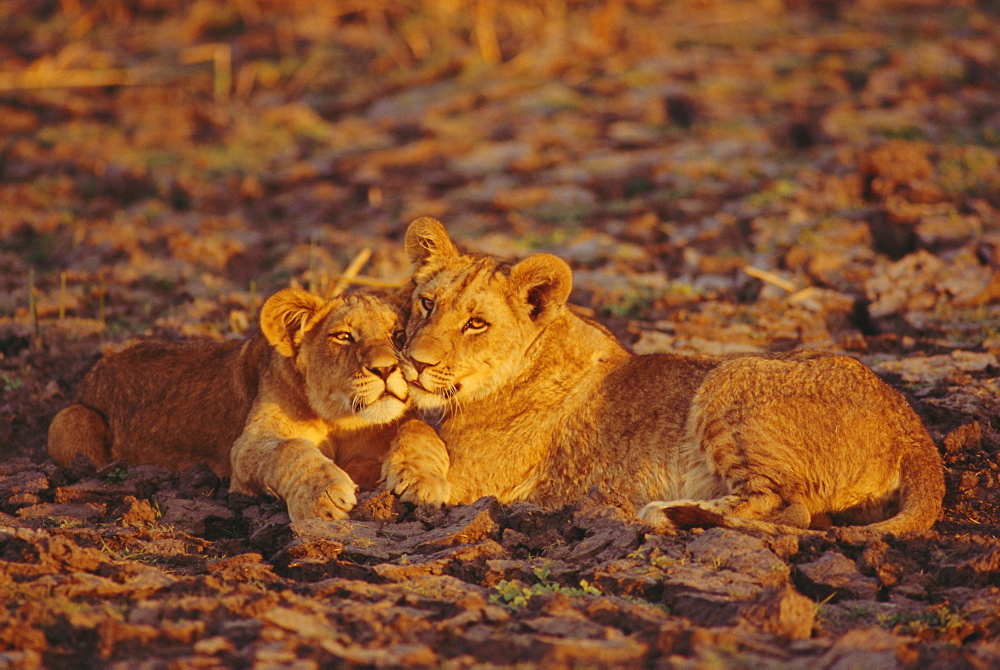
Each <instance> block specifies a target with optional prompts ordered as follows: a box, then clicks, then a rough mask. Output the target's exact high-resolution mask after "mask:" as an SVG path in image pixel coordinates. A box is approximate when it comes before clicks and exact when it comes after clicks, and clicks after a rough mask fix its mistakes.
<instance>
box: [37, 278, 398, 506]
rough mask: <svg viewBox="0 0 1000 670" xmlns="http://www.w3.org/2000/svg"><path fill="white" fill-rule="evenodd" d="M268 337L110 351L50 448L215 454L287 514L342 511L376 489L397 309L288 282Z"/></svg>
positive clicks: (385, 441) (105, 458) (145, 457)
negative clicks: (359, 487) (328, 296)
mask: <svg viewBox="0 0 1000 670" xmlns="http://www.w3.org/2000/svg"><path fill="white" fill-rule="evenodd" d="M260 325H261V331H262V332H261V333H258V334H257V335H254V336H253V337H251V338H249V339H247V340H244V341H231V342H205V341H197V342H187V343H169V342H160V341H156V342H142V343H139V344H135V345H133V346H130V347H128V348H126V349H124V350H122V351H119V352H117V353H114V354H109V355H106V356H105V357H104V358H102V359H101V360H100V361H98V363H97V365H95V366H94V368H93V369H92V370H91V371H90V372H89V373H88V374H87V376H86V377H85V378H84V380H83V382H82V383H81V385H80V388H79V390H78V392H77V397H76V402H75V403H74V404H72V405H70V406H69V407H67V408H65V409H64V410H62V411H61V412H59V413H58V414H57V415H56V417H55V419H54V420H53V421H52V425H51V426H50V428H49V437H48V451H49V456H51V457H52V460H54V461H55V462H56V463H58V464H59V465H62V466H66V465H68V464H69V463H71V462H72V461H73V459H74V458H75V457H76V456H77V455H78V454H83V455H84V456H86V457H88V458H89V459H90V460H91V461H92V462H93V463H94V464H95V465H96V466H98V467H101V466H104V465H106V464H108V463H111V462H113V461H116V460H119V459H121V460H123V461H125V462H127V463H133V464H134V463H150V464H155V465H161V466H165V467H168V468H172V469H175V470H180V469H183V468H186V467H188V466H190V465H193V464H194V463H197V462H202V461H203V462H207V463H208V464H209V466H210V467H211V468H212V470H214V471H215V472H216V473H217V474H218V475H220V476H229V475H230V474H231V475H232V482H231V487H230V488H231V490H232V491H235V492H239V493H246V494H249V495H260V494H263V493H270V494H271V495H274V496H276V497H278V498H280V499H282V500H284V501H285V502H286V503H287V504H288V514H289V516H290V517H291V518H292V520H298V519H302V518H307V517H320V518H342V517H344V516H345V515H346V514H347V512H348V511H349V510H350V509H351V508H352V507H353V506H354V504H355V502H356V499H355V494H354V491H355V483H356V482H357V483H360V484H363V485H366V486H373V485H374V484H375V483H376V481H377V479H378V477H379V475H380V472H381V462H382V459H383V458H384V456H385V453H386V452H387V451H388V449H389V444H390V441H391V439H392V436H393V435H394V434H395V431H396V429H397V427H398V422H397V419H399V418H400V417H401V416H402V415H403V413H404V411H405V410H406V407H407V386H406V381H405V380H404V379H403V376H402V374H401V372H400V370H399V367H398V360H397V356H396V348H395V343H394V337H397V336H399V335H401V334H402V330H401V329H402V322H401V318H400V315H399V313H398V312H397V311H396V309H395V308H394V307H393V306H392V304H391V303H390V302H389V301H388V300H387V299H385V298H383V297H382V296H379V295H377V294H371V293H369V294H364V293H359V294H354V295H350V296H347V297H343V298H335V299H333V300H331V301H328V302H325V301H323V300H322V299H320V298H318V297H316V296H313V295H312V294H309V293H307V292H305V291H298V290H292V289H286V290H283V291H280V292H278V293H276V294H275V295H273V296H272V297H271V298H270V299H268V300H267V302H266V303H265V304H264V306H263V308H262V310H261V316H260Z"/></svg>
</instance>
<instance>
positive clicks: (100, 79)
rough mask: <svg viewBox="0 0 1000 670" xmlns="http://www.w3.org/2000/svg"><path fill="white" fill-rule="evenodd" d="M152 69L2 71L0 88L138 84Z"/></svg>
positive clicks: (11, 89) (144, 81) (150, 76)
mask: <svg viewBox="0 0 1000 670" xmlns="http://www.w3.org/2000/svg"><path fill="white" fill-rule="evenodd" d="M152 75H153V71H151V70H147V69H140V68H130V69H125V68H108V69H103V70H49V69H35V70H25V71H22V72H0V91H18V90H25V89H32V88H89V87H94V86H136V85H138V84H144V83H147V82H149V81H150V80H151V79H153V78H154V77H153V76H152Z"/></svg>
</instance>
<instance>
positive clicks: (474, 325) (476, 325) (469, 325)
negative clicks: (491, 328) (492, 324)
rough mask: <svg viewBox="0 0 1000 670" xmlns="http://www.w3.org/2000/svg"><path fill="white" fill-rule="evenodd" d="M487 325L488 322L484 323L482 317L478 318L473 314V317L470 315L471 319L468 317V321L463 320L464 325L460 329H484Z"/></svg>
mask: <svg viewBox="0 0 1000 670" xmlns="http://www.w3.org/2000/svg"><path fill="white" fill-rule="evenodd" d="M488 325H489V324H488V323H486V322H485V321H483V320H482V319H480V318H479V317H478V316H474V317H472V318H471V319H469V320H468V321H466V322H465V327H464V328H462V330H463V331H468V330H472V331H481V330H486V327H487V326H488Z"/></svg>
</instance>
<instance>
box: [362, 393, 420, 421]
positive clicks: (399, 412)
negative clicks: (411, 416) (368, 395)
mask: <svg viewBox="0 0 1000 670" xmlns="http://www.w3.org/2000/svg"><path fill="white" fill-rule="evenodd" d="M406 408H407V403H406V402H405V401H403V400H400V399H399V398H397V397H396V396H394V395H392V394H391V393H385V394H383V395H382V397H380V398H379V399H378V400H376V401H375V402H372V403H369V404H367V405H365V406H364V407H362V408H360V409H359V410H358V411H357V412H356V415H357V417H358V418H359V419H362V420H363V421H364V422H365V423H371V424H382V423H391V422H393V421H395V420H396V419H398V418H399V417H401V416H403V414H404V413H405V412H406Z"/></svg>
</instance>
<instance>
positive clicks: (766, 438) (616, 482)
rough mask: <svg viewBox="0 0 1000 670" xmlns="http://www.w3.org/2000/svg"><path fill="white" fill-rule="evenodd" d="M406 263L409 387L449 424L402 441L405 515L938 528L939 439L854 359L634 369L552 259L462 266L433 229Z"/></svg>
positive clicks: (475, 259)
mask: <svg viewBox="0 0 1000 670" xmlns="http://www.w3.org/2000/svg"><path fill="white" fill-rule="evenodd" d="M406 250H407V252H408V253H409V255H410V258H411V259H412V261H413V263H414V265H415V271H414V274H413V278H412V280H413V282H414V286H415V289H414V291H413V294H412V311H411V314H410V318H409V322H408V324H407V327H406V336H407V343H406V346H405V348H404V350H403V354H404V357H403V359H402V367H403V373H404V375H405V376H406V378H407V380H408V381H409V382H410V393H411V396H412V397H413V399H414V402H415V404H416V406H417V407H419V408H424V409H428V410H443V411H444V419H443V423H442V425H441V429H440V436H441V438H442V439H443V441H444V443H443V444H442V443H441V442H440V440H436V439H435V436H434V434H433V433H432V432H431V431H430V429H429V428H428V427H427V426H426V425H422V424H416V423H413V424H409V423H407V424H404V426H403V427H402V428H401V431H400V436H399V438H398V442H397V444H396V446H395V447H394V450H393V452H391V453H390V455H389V458H388V459H387V460H386V463H385V465H384V467H383V474H384V476H385V478H386V483H387V486H388V487H389V488H390V489H391V490H394V491H395V492H397V493H399V494H401V496H402V497H403V498H404V499H407V500H411V501H414V502H422V503H463V502H469V501H471V500H473V499H475V498H477V497H480V496H484V495H494V496H496V497H497V498H499V499H500V500H501V501H504V502H510V501H515V500H524V501H529V502H533V503H536V504H541V505H547V506H554V505H561V504H564V503H568V502H572V501H574V500H577V499H579V498H580V497H581V496H582V495H584V494H585V493H586V492H587V491H588V490H589V489H590V488H591V487H593V486H595V485H605V486H606V487H607V488H609V489H612V490H615V491H619V492H621V493H623V494H624V495H625V496H627V497H628V498H629V499H630V500H631V501H632V502H633V503H634V504H635V505H636V507H637V508H640V507H641V511H640V516H641V517H643V518H644V519H646V520H650V521H654V522H667V521H671V520H672V521H678V522H683V521H685V520H689V519H691V518H695V519H706V518H707V519H712V520H713V522H717V523H723V524H725V525H731V526H734V527H744V528H764V529H769V530H776V529H778V528H779V526H777V525H774V524H780V525H781V527H784V528H786V529H788V528H797V529H805V528H808V527H810V526H813V527H819V526H822V525H825V524H826V523H829V522H831V521H834V522H837V523H848V524H868V523H872V524H873V525H871V526H870V527H868V528H869V530H870V531H871V532H873V533H876V532H890V533H900V532H904V531H909V530H915V529H922V528H928V527H930V526H931V525H932V524H933V523H934V522H935V520H936V519H937V517H938V515H939V512H940V507H941V500H942V497H943V495H944V480H943V473H942V465H941V459H940V456H939V454H938V452H937V450H936V448H935V446H934V443H933V441H932V440H931V438H930V436H929V435H928V434H927V431H926V430H925V429H924V427H923V425H922V424H921V422H920V420H919V419H918V418H917V416H916V414H915V413H914V412H913V410H912V409H911V408H910V407H909V405H908V404H907V403H906V401H905V400H904V399H903V398H902V396H901V395H900V394H899V393H897V392H896V391H894V390H893V389H891V388H889V387H888V386H887V385H886V384H884V383H883V382H882V381H881V380H879V379H878V378H877V377H876V376H875V375H874V374H873V373H872V372H871V371H870V370H868V369H867V368H866V367H864V366H863V365H862V364H860V363H859V362H857V361H855V360H854V359H852V358H848V357H845V356H835V355H829V354H822V353H815V352H792V353H788V354H776V355H766V356H680V355H672V354H653V355H645V356H636V355H633V354H630V353H629V352H627V351H626V350H625V349H624V348H623V347H622V345H621V344H620V343H619V342H618V341H617V340H615V339H614V338H613V337H612V336H611V335H610V333H608V332H607V331H606V330H605V329H604V328H602V327H601V326H600V325H598V324H596V323H593V322H591V321H588V320H586V319H584V318H581V317H579V316H577V315H575V314H574V313H573V312H572V311H570V309H568V307H567V305H566V300H567V298H568V296H569V293H570V287H571V284H572V275H571V272H570V269H569V267H568V266H567V265H566V263H565V262H563V261H562V260H560V259H559V258H556V257H555V256H551V255H548V254H539V255H534V256H530V257H528V258H526V259H525V260H522V261H520V262H518V263H508V262H504V261H501V260H498V259H496V258H494V257H491V256H486V255H470V254H462V253H459V252H458V250H457V249H456V248H455V245H454V244H453V243H452V241H451V240H450V239H449V237H448V234H447V233H446V232H445V230H444V227H443V226H442V225H441V224H440V223H439V222H437V221H435V220H433V219H429V218H422V219H417V220H416V221H414V222H413V223H412V224H410V226H409V228H408V230H407V233H406ZM445 445H447V447H445ZM445 449H446V450H445ZM692 515H693V516H692ZM876 522H877V523H876Z"/></svg>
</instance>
